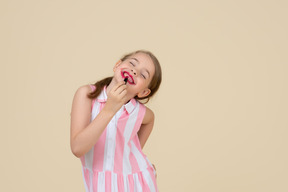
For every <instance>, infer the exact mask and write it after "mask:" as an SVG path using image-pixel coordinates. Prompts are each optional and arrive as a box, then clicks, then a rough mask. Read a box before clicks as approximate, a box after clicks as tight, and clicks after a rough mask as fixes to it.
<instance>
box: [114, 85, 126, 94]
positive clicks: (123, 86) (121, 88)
mask: <svg viewBox="0 0 288 192" xmlns="http://www.w3.org/2000/svg"><path fill="white" fill-rule="evenodd" d="M125 89H127V85H125V84H122V85H120V86H119V87H117V89H116V90H115V93H118V94H120V93H121V92H122V91H123V90H125Z"/></svg>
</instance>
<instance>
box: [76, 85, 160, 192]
mask: <svg viewBox="0 0 288 192" xmlns="http://www.w3.org/2000/svg"><path fill="white" fill-rule="evenodd" d="M90 86H91V88H92V90H95V87H94V85H90ZM106 100H107V94H106V87H104V89H103V90H102V92H101V93H100V95H99V96H98V97H97V98H96V99H94V100H93V102H92V103H93V104H92V112H91V121H93V119H95V117H96V116H97V114H98V113H99V112H100V111H101V110H102V109H103V107H104V105H105V103H106ZM145 111H146V108H145V106H144V105H143V104H141V103H139V102H138V101H137V100H136V99H131V100H130V101H129V102H128V103H127V104H125V105H123V106H122V108H121V109H120V110H119V111H118V112H117V113H116V114H115V115H114V117H113V118H112V120H111V121H110V122H109V124H108V125H107V127H106V129H105V130H104V131H103V133H102V135H101V136H100V138H99V140H98V141H97V143H96V144H95V145H94V146H93V147H92V149H91V150H90V151H89V152H87V153H86V154H85V155H83V156H82V157H81V158H80V159H81V163H82V171H83V179H84V184H85V189H86V191H87V192H157V191H158V189H157V184H156V179H155V175H156V172H155V170H154V168H153V166H152V164H151V163H150V161H149V160H148V158H147V157H146V155H145V154H144V153H143V152H142V149H141V145H140V142H139V138H138V135H137V132H138V130H139V128H140V126H141V123H142V120H143V118H144V115H145Z"/></svg>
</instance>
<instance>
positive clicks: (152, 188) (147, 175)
mask: <svg viewBox="0 0 288 192" xmlns="http://www.w3.org/2000/svg"><path fill="white" fill-rule="evenodd" d="M142 173H143V177H144V179H145V181H146V183H147V185H148V187H149V189H150V191H151V192H156V189H155V186H154V183H153V180H152V178H151V176H150V173H149V171H148V170H147V169H146V170H144V171H143V172H142Z"/></svg>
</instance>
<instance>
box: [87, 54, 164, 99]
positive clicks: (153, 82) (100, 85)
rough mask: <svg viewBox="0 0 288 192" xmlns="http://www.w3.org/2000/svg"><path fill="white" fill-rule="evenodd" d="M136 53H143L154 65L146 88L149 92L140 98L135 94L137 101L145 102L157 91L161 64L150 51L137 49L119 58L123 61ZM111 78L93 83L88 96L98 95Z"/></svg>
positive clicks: (160, 78) (160, 76)
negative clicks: (93, 88) (92, 89)
mask: <svg viewBox="0 0 288 192" xmlns="http://www.w3.org/2000/svg"><path fill="white" fill-rule="evenodd" d="M136 53H144V54H146V55H148V56H149V57H150V58H151V60H152V62H153V64H154V66H155V73H154V76H153V77H152V79H151V82H150V84H149V86H148V88H149V89H150V90H151V93H150V94H149V95H148V96H145V97H142V98H139V97H138V96H137V95H136V96H135V99H137V100H138V101H139V100H145V99H146V102H144V103H147V102H148V101H149V99H150V98H151V97H152V96H153V95H154V94H155V93H156V92H157V90H158V89H159V87H160V84H161V81H162V70H161V66H160V63H159V61H158V59H157V58H156V57H155V56H154V55H153V54H152V53H151V52H150V51H145V50H138V51H135V52H132V53H129V54H126V55H124V56H123V57H122V58H121V59H120V60H121V61H125V60H126V59H128V58H129V57H130V56H132V55H134V54H136ZM112 78H113V77H106V78H104V79H102V80H100V81H97V82H96V83H95V84H94V86H95V87H96V89H95V90H94V91H93V92H91V93H89V94H88V95H87V96H88V98H90V99H94V98H96V97H98V96H99V94H100V93H101V91H102V89H103V88H104V87H105V86H108V85H109V84H110V83H111V81H112Z"/></svg>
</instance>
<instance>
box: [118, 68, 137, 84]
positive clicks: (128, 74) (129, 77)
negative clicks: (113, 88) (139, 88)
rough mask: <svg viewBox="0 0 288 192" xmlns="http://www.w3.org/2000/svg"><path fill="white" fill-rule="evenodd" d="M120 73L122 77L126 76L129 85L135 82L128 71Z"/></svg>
mask: <svg viewBox="0 0 288 192" xmlns="http://www.w3.org/2000/svg"><path fill="white" fill-rule="evenodd" d="M121 75H122V78H123V79H125V78H128V79H127V83H129V84H131V85H134V84H135V82H134V79H133V76H132V75H131V74H130V73H128V72H127V71H122V73H121Z"/></svg>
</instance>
